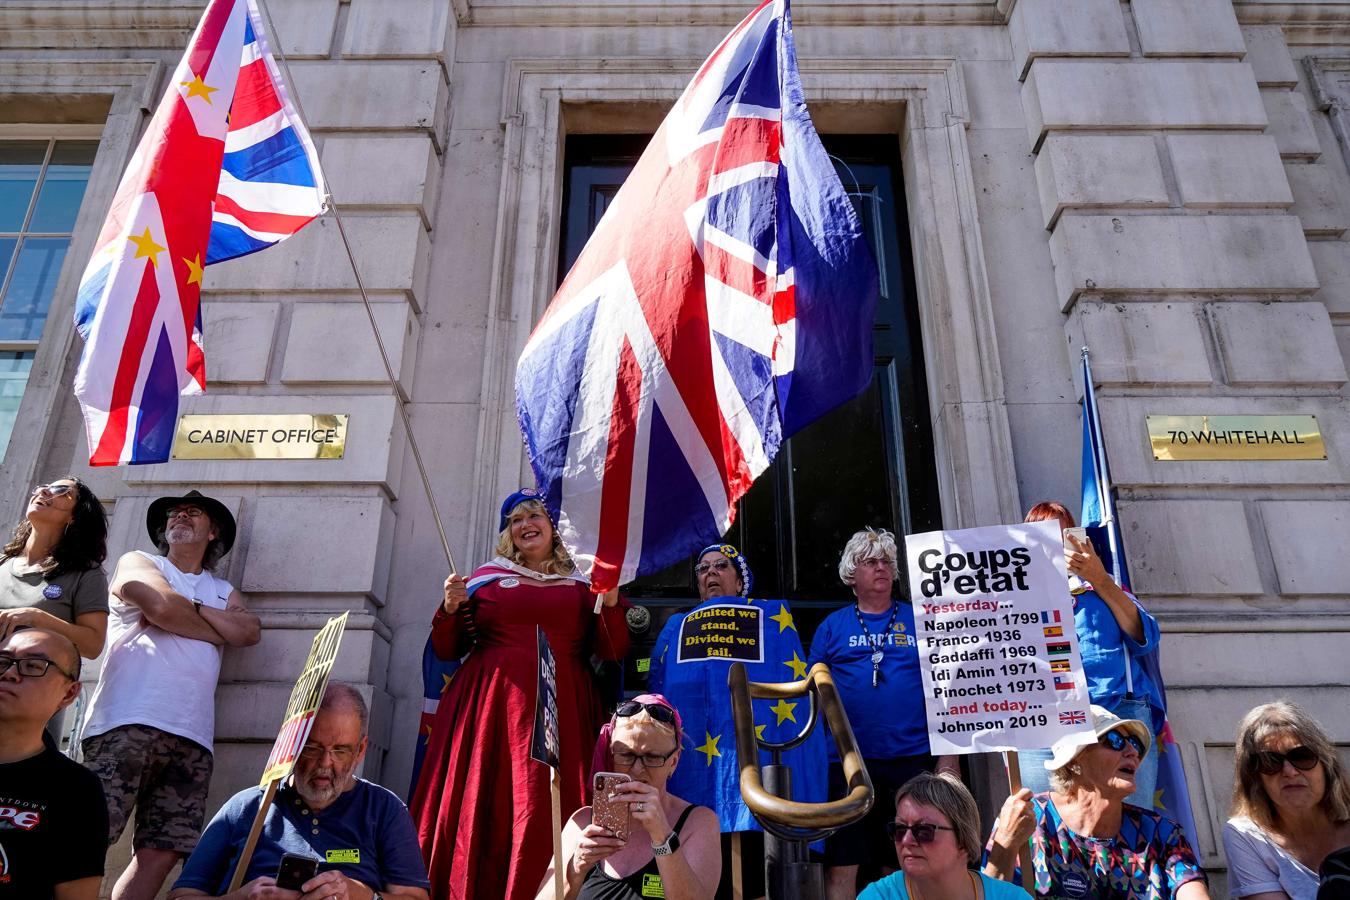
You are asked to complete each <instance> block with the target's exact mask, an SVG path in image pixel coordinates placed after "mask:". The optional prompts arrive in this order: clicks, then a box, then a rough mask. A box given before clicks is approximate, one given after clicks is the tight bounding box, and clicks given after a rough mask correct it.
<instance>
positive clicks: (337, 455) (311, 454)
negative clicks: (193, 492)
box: [173, 413, 347, 459]
mask: <svg viewBox="0 0 1350 900" xmlns="http://www.w3.org/2000/svg"><path fill="white" fill-rule="evenodd" d="M346 450H347V414H346V413H340V414H334V415H329V414H323V415H304V414H299V415H257V416H252V415H218V416H217V415H207V416H183V417H182V418H181V419H179V420H178V431H177V432H176V433H175V434H174V437H173V458H174V459H342V454H343V453H345V452H346Z"/></svg>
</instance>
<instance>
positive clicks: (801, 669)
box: [783, 650, 806, 678]
mask: <svg viewBox="0 0 1350 900" xmlns="http://www.w3.org/2000/svg"><path fill="white" fill-rule="evenodd" d="M783 665H785V666H787V667H788V668H789V669H791V670H792V677H793V678H805V677H806V660H804V659H802V658H801V657H800V656H798V655H797V651H796V650H793V651H792V659H789V660H784V661H783Z"/></svg>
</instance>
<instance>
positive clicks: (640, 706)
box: [614, 700, 675, 726]
mask: <svg viewBox="0 0 1350 900" xmlns="http://www.w3.org/2000/svg"><path fill="white" fill-rule="evenodd" d="M644 709H645V710H646V711H647V715H649V716H651V717H652V718H653V719H655V720H656V721H658V722H661V723H662V724H665V725H672V726H673V725H674V724H675V710H673V709H671V708H670V707H669V706H664V705H662V704H660V703H639V702H638V701H636V700H625V701H624V702H622V703H620V704H619V705H618V707H617V708H616V709H615V710H614V716H615V718H618V719H626V718H628V717H629V716H636V715H637V714H638V713H640V712H642V711H643V710H644Z"/></svg>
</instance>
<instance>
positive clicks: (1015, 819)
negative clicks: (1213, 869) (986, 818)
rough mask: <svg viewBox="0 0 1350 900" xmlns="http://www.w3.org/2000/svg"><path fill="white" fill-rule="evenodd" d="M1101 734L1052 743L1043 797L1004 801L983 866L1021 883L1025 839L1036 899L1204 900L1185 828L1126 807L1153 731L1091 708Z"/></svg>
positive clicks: (1015, 796)
mask: <svg viewBox="0 0 1350 900" xmlns="http://www.w3.org/2000/svg"><path fill="white" fill-rule="evenodd" d="M1092 721H1093V731H1094V733H1095V735H1096V738H1097V740H1096V741H1095V742H1093V743H1090V744H1087V745H1085V746H1084V745H1081V744H1078V743H1076V742H1075V741H1073V740H1060V741H1057V742H1056V743H1055V745H1054V747H1052V748H1051V751H1052V756H1051V759H1050V761H1049V762H1047V763H1045V767H1046V769H1048V770H1050V787H1051V790H1050V791H1049V792H1048V793H1044V794H1036V795H1035V796H1032V794H1031V792H1030V791H1029V790H1027V789H1025V788H1024V789H1022V790H1020V791H1018V792H1017V793H1016V794H1013V795H1012V796H1011V797H1009V798H1008V799H1007V800H1006V801H1005V802H1004V804H1003V809H1002V811H1001V812H1000V813H999V817H998V822H997V823H995V825H994V831H993V834H992V835H991V836H990V838H989V844H988V846H986V847H985V867H984V872H985V874H987V875H990V876H992V877H995V878H1002V879H1004V880H1005V881H1016V880H1018V873H1017V871H1016V868H1015V867H1016V861H1017V855H1018V853H1025V851H1026V850H1027V841H1028V839H1030V841H1031V848H1030V857H1031V860H1030V862H1031V865H1032V867H1033V869H1034V871H1035V880H1034V891H1035V894H1036V896H1039V897H1068V898H1079V897H1091V898H1094V900H1136V898H1137V900H1171V898H1177V900H1205V898H1208V897H1209V888H1208V886H1207V883H1206V880H1205V873H1204V870H1202V869H1201V868H1200V864H1199V862H1198V861H1197V860H1196V858H1195V852H1194V851H1193V850H1192V849H1191V846H1190V844H1189V842H1187V840H1186V835H1185V833H1184V832H1183V831H1182V829H1181V826H1180V825H1178V824H1177V823H1175V822H1173V821H1172V820H1171V819H1167V818H1164V817H1163V816H1160V815H1158V814H1157V813H1155V812H1153V811H1152V810H1148V809H1142V808H1140V807H1138V806H1134V805H1132V804H1129V803H1126V802H1125V798H1126V797H1128V796H1129V795H1130V793H1131V792H1133V791H1134V787H1135V785H1134V776H1135V772H1136V771H1137V770H1138V768H1139V761H1140V759H1142V758H1143V756H1144V754H1145V753H1147V752H1148V746H1149V740H1150V738H1149V731H1148V728H1147V727H1146V726H1145V725H1144V723H1143V722H1140V721H1139V720H1138V719H1121V718H1119V717H1117V716H1115V715H1113V714H1112V713H1110V712H1108V711H1107V710H1106V709H1104V708H1102V707H1100V706H1093V707H1092Z"/></svg>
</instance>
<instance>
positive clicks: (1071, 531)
mask: <svg viewBox="0 0 1350 900" xmlns="http://www.w3.org/2000/svg"><path fill="white" fill-rule="evenodd" d="M1071 537H1072V538H1073V539H1074V540H1075V541H1077V542H1078V543H1079V544H1086V543H1087V542H1088V536H1087V529H1086V528H1081V527H1079V528H1065V529H1064V549H1065V550H1073V549H1074V546H1073V544H1070V543H1069V538H1071Z"/></svg>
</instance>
